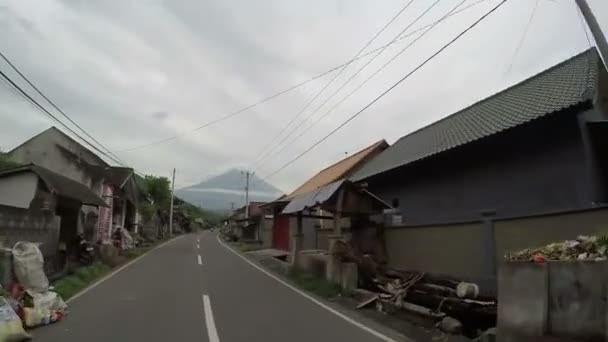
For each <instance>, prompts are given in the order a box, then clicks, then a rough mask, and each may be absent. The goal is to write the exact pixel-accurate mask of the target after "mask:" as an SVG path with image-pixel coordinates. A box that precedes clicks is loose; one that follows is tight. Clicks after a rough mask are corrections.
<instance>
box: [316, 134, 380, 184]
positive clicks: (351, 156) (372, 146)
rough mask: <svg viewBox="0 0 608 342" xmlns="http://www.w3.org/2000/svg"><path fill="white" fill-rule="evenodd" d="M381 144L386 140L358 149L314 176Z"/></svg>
mask: <svg viewBox="0 0 608 342" xmlns="http://www.w3.org/2000/svg"><path fill="white" fill-rule="evenodd" d="M383 142H386V140H385V139H381V140H378V141H376V142H375V143H373V144H371V145H367V147H364V148H362V149H360V150H359V151H357V152H356V153H355V154H351V155H350V156H348V157H346V158H342V159H340V160H338V161H337V162H335V163H333V164H331V165H329V166H327V167H326V168H324V169H321V170H320V171H319V172H317V173H315V176H316V175H318V174H319V173H321V172H323V171H326V170H328V169H331V168H332V167H334V166H336V165H338V164H340V163H341V162H343V161H346V160H348V159H351V158H354V157H356V156H358V155H360V154H361V153H363V152H365V151H367V150H369V149H372V148H374V147H376V146H377V145H380V144H382V143H383ZM313 177H314V176H313ZM311 178H312V177H311Z"/></svg>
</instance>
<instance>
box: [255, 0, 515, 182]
mask: <svg viewBox="0 0 608 342" xmlns="http://www.w3.org/2000/svg"><path fill="white" fill-rule="evenodd" d="M506 2H507V0H502V1H501V2H500V3H499V4H498V5H496V6H495V7H494V8H492V9H491V10H490V11H488V12H487V13H486V14H484V15H483V16H481V17H480V18H479V19H477V20H476V21H475V22H474V23H473V24H472V25H470V26H469V27H467V28H466V29H465V30H464V31H462V32H461V33H460V34H458V35H457V36H456V37H454V38H453V39H452V40H450V41H449V42H448V43H447V44H445V45H444V46H443V47H441V48H440V49H439V50H437V51H436V52H435V53H433V54H432V55H431V56H430V57H428V58H427V59H426V60H425V61H424V62H422V63H421V64H420V65H418V66H417V67H416V68H414V69H413V70H412V71H410V72H409V73H408V74H407V75H405V76H404V77H402V78H401V79H400V80H399V81H397V82H396V83H395V84H393V85H391V86H390V87H389V88H387V89H386V90H385V91H383V92H382V93H381V94H380V95H378V96H377V97H376V98H375V99H374V100H372V101H371V102H370V103H368V104H367V105H365V106H364V107H363V108H361V109H360V110H359V111H358V112H356V113H354V114H353V115H352V116H350V117H349V118H348V119H347V120H346V121H344V122H342V123H341V124H340V125H339V126H338V127H336V128H335V129H333V130H332V131H331V132H329V133H328V134H327V135H325V136H324V137H323V138H321V139H320V140H318V141H317V142H315V143H314V144H313V145H312V146H310V147H309V148H307V149H306V150H304V151H303V152H302V153H300V154H298V155H297V156H296V157H295V158H293V159H291V160H290V161H289V162H287V163H286V164H284V165H283V166H281V167H280V168H278V169H277V170H275V171H273V172H272V173H270V174H269V175H268V176H266V177H264V178H263V179H262V180H267V179H269V178H270V177H272V176H274V175H276V174H277V173H279V172H281V171H282V170H284V169H285V168H286V167H288V166H289V165H291V164H293V163H294V162H295V161H297V160H298V159H300V158H302V156H304V155H305V154H306V153H308V152H310V151H312V150H313V149H314V148H315V147H317V146H318V145H320V144H321V143H322V142H324V141H325V140H327V138H329V137H330V136H332V135H333V134H334V133H336V132H337V131H339V130H340V129H341V128H342V127H344V126H346V125H347V124H348V123H349V122H351V121H352V120H354V119H355V118H356V117H357V116H359V115H360V114H361V113H363V112H364V111H365V110H367V109H368V108H369V107H371V106H372V105H374V104H375V103H376V102H378V100H380V99H381V98H382V97H384V96H385V95H386V94H388V93H389V92H390V91H392V90H393V89H395V88H396V87H397V86H398V85H399V84H401V83H402V82H403V81H405V80H406V79H408V78H409V77H410V76H412V75H413V74H414V73H416V72H417V71H418V70H420V69H421V68H422V67H423V66H425V65H426V64H427V63H428V62H430V61H431V60H432V59H433V58H435V57H437V56H438V55H439V54H441V53H442V52H443V51H444V50H445V49H447V48H448V47H449V46H450V45H452V44H454V43H455V42H456V41H457V40H458V39H460V38H461V37H462V36H464V35H465V34H466V33H467V32H469V31H470V30H471V29H473V28H474V27H475V26H477V25H478V24H479V23H481V22H482V21H483V20H484V19H486V18H487V17H488V16H489V15H490V14H492V13H493V12H495V11H496V10H497V9H499V8H500V7H501V6H502V5H504V4H505V3H506Z"/></svg>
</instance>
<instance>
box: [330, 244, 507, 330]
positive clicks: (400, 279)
mask: <svg viewBox="0 0 608 342" xmlns="http://www.w3.org/2000/svg"><path fill="white" fill-rule="evenodd" d="M330 254H332V255H333V256H335V257H337V258H338V259H339V260H340V261H342V262H354V263H356V264H357V267H358V270H359V283H360V286H362V287H363V291H360V292H363V293H362V294H363V295H364V296H363V297H364V299H363V301H362V302H360V303H359V305H358V306H357V308H359V309H360V308H364V307H367V306H371V305H372V304H375V305H376V308H377V310H379V311H382V312H385V313H391V312H394V311H396V310H405V311H408V312H411V313H414V314H416V315H420V316H423V317H426V318H429V319H432V320H433V321H435V322H436V323H437V325H438V326H439V327H440V328H441V329H442V330H444V331H446V332H450V333H461V332H463V330H464V331H465V332H469V333H468V334H467V335H471V334H470V332H474V333H473V335H474V334H475V332H477V331H484V330H487V329H489V328H492V327H495V326H496V312H497V302H496V298H491V297H484V296H480V294H479V287H478V286H477V285H476V284H472V283H467V282H462V281H459V280H456V279H448V278H445V277H437V276H433V275H430V274H425V273H420V272H408V271H402V270H396V269H391V268H387V267H386V265H384V264H381V263H378V262H376V259H375V258H374V256H372V255H370V254H364V255H358V254H357V253H356V252H355V250H354V249H353V248H352V246H351V245H350V244H349V243H348V242H344V241H338V242H337V243H336V244H334V246H333V249H332V250H331V251H330Z"/></svg>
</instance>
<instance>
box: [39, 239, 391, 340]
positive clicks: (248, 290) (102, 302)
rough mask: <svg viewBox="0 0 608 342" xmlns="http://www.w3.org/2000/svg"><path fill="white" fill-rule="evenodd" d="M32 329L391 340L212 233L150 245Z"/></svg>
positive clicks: (103, 334) (78, 334)
mask: <svg viewBox="0 0 608 342" xmlns="http://www.w3.org/2000/svg"><path fill="white" fill-rule="evenodd" d="M199 240H200V242H198V241H199ZM374 329H375V328H374ZM32 334H33V336H34V340H35V341H49V342H60V341H61V342H108V341H112V342H122V341H124V342H155V341H159V342H160V341H162V342H166V341H175V342H177V341H180V342H181V341H209V342H218V341H223V342H240V341H243V342H245V341H247V342H250V341H271V342H279V341H281V342H282V341H298V342H299V341H302V342H304V341H306V342H311V341H314V342H319V341H333V342H339V341H349V342H371V341H391V340H390V338H387V337H386V336H385V335H382V334H380V333H377V330H371V331H370V330H369V328H367V324H366V325H363V324H360V323H358V322H357V321H349V318H346V319H345V317H341V316H340V314H339V313H338V314H336V312H335V311H333V309H332V308H331V307H327V306H326V307H323V306H321V305H319V304H318V303H315V302H313V301H311V300H310V299H309V298H307V297H306V296H305V295H302V294H301V293H298V292H296V291H294V290H293V289H291V288H289V287H287V286H285V285H284V284H283V283H281V282H279V281H277V280H276V279H274V278H272V277H270V276H269V275H267V274H265V273H264V272H262V271H260V270H259V269H257V268H255V267H254V266H252V265H251V264H249V263H248V262H247V261H245V260H244V259H243V258H242V257H240V256H238V255H237V254H235V253H234V252H232V251H230V250H228V249H227V248H226V247H225V246H223V245H221V244H220V243H219V242H218V241H217V239H216V236H215V235H214V234H212V233H210V232H204V233H202V234H200V235H194V234H192V235H188V236H183V237H180V238H178V239H176V240H173V241H171V242H169V243H168V244H166V245H164V246H163V247H161V248H158V249H155V250H153V251H151V252H150V253H148V254H147V255H146V256H144V257H143V258H141V259H139V260H137V261H136V262H135V263H133V264H131V265H130V266H128V267H126V268H124V269H123V270H122V271H120V272H118V273H116V274H115V275H113V276H112V277H110V278H108V279H107V280H105V281H103V282H102V283H100V284H99V285H98V286H96V287H94V288H92V289H91V290H90V291H88V292H86V293H84V294H83V295H81V296H79V297H78V298H76V299H74V300H73V301H71V302H70V314H69V315H68V317H66V318H65V319H64V320H63V321H61V322H59V323H57V324H54V325H51V326H47V327H42V328H38V329H35V330H33V331H32Z"/></svg>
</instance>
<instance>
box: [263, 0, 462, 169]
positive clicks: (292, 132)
mask: <svg viewBox="0 0 608 342" xmlns="http://www.w3.org/2000/svg"><path fill="white" fill-rule="evenodd" d="M440 1H441V0H436V1H435V2H433V4H431V6H429V7H427V9H426V10H424V11H423V12H422V14H420V15H419V16H418V17H416V18H415V19H414V20H413V21H412V22H411V23H410V24H409V25H407V26H406V27H405V28H404V29H403V30H401V32H399V33H398V34H397V35H396V36H395V38H394V39H393V40H392V41H391V43H393V42H395V41H397V39H399V37H400V36H401V35H402V34H403V33H405V32H406V31H407V30H408V29H409V28H410V27H412V26H413V25H414V24H415V23H417V22H418V20H420V19H421V18H422V17H424V16H425V15H426V14H427V13H428V12H429V11H430V10H431V9H433V8H434V7H435V6H436V5H437V4H438V3H439V2H440ZM464 1H466V0H464ZM388 45H390V44H387V47H388ZM385 50H386V47H385V48H383V49H381V50H380V51H378V53H376V54H375V55H374V56H373V57H372V58H371V59H369V60H368V61H367V63H365V64H364V65H363V66H362V67H360V68H359V70H357V71H356V72H355V73H354V74H352V75H351V76H350V77H349V78H348V79H347V80H346V82H344V83H342V85H341V86H339V87H338V88H337V89H336V90H335V91H334V92H333V93H332V94H331V95H330V96H329V97H328V98H327V99H325V101H324V102H323V103H321V105H320V106H318V107H317V108H316V109H315V110H314V111H312V112H311V113H310V114H309V115H308V116H307V117H306V118H304V120H302V121H301V122H300V124H299V125H297V126H296V127H294V128H293V129H292V130H291V131H290V132H289V133H287V135H286V136H285V137H284V138H283V139H282V140H281V141H280V142H279V143H278V144H276V145H274V146H273V147H272V149H271V150H270V151H268V153H266V154H265V156H264V157H263V158H261V159H258V160H256V161H255V162H254V167H258V166H259V165H260V164H261V163H262V162H263V161H264V160H266V159H267V158H268V157H270V156H272V152H274V151H275V150H276V149H277V148H278V147H279V146H281V144H282V143H284V142H285V141H286V140H287V139H288V138H289V137H290V136H291V135H292V134H294V133H295V132H296V131H297V130H298V128H300V127H302V125H303V124H304V123H306V122H307V121H308V120H309V119H310V118H311V117H312V116H313V115H315V114H316V113H317V112H318V111H319V110H321V108H323V106H325V105H326V104H327V103H328V102H329V101H330V100H331V99H332V98H333V97H334V96H335V95H336V94H338V93H339V92H340V91H341V90H342V89H344V87H346V85H347V84H349V83H350V82H351V81H352V80H353V79H354V78H355V77H357V76H358V75H359V74H360V73H361V71H363V70H364V69H365V68H366V67H367V66H368V65H370V64H371V63H372V62H373V61H374V60H375V59H376V58H377V57H378V56H380V55H381V54H382V53H384V51H385ZM300 136H301V135H300ZM296 140H297V139H296ZM287 145H289V143H288V144H287ZM284 149H285V145H283V147H282V148H281V151H282V150H284ZM275 155H276V154H275Z"/></svg>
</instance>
